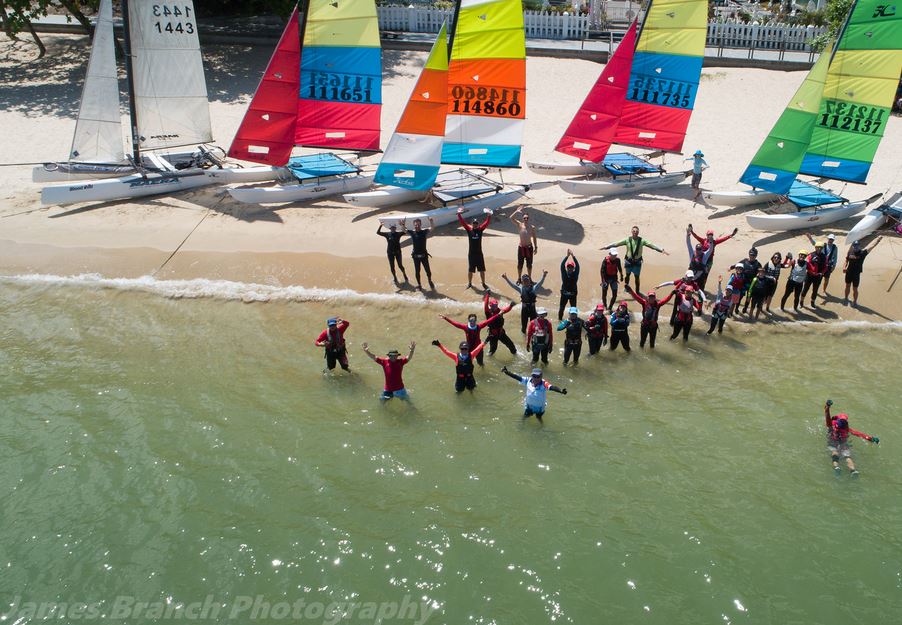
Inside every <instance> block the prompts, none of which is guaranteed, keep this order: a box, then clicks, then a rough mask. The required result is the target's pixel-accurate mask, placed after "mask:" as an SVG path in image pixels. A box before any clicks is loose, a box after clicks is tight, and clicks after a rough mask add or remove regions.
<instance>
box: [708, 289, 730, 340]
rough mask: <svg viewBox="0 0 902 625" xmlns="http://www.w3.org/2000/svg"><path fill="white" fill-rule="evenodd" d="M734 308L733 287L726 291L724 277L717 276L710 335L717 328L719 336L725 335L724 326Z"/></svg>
mask: <svg viewBox="0 0 902 625" xmlns="http://www.w3.org/2000/svg"><path fill="white" fill-rule="evenodd" d="M732 306H733V287H731V286H730V285H727V288H726V290H724V288H723V276H717V295H716V296H715V299H714V306H713V308H712V309H711V327H710V328H708V334H713V333H714V328H717V333H718V334H723V325H724V324H725V323H726V322H727V317H729V316H730V308H731V307H732Z"/></svg>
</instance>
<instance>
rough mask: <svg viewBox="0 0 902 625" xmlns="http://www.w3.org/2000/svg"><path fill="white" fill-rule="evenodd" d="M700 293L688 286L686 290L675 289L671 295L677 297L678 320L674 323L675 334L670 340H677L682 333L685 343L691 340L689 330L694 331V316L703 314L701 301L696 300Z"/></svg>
mask: <svg viewBox="0 0 902 625" xmlns="http://www.w3.org/2000/svg"><path fill="white" fill-rule="evenodd" d="M697 293H698V291H696V290H695V288H693V287H691V286H689V285H686V288H685V289H674V290H673V292H672V293H671V295H676V318H675V319H674V322H673V334H671V335H670V340H671V341H672V340H673V339H675V338H676V337H677V336H678V335H679V333H680V332H682V333H683V341H688V340H689V330H691V329H692V317H693V314H695V313H698V314H701V312H702V302H701V299H695V295H696V294H697Z"/></svg>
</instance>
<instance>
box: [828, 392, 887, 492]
mask: <svg viewBox="0 0 902 625" xmlns="http://www.w3.org/2000/svg"><path fill="white" fill-rule="evenodd" d="M832 405H833V401H832V400H829V399H828V400H827V403H825V404H824V422H825V424H826V426H827V451H828V452H830V460H831V461H832V462H833V470H834V471H835V472H836V474H837V475H839V474H840V473H841V472H842V467H840V466H839V460H840V458H845V460H846V466H847V467H849V474H850V475H851V476H852V477H858V469H856V468H855V462H854V461H853V460H852V449H851V448H850V447H849V435H850V434H852V435H854V436H857V437H858V438H862V439H864V440H866V441H869V442H871V443H874V444H875V445H876V444H878V443H879V442H880V439H879V438H877V437H876V436H870V435H868V434H865V433H864V432H859V431H857V430H853V429H852V428H850V427H849V415H847V414H846V413H844V412H841V413H839V414H838V415H836V416H835V417H832V416H830V407H831V406H832Z"/></svg>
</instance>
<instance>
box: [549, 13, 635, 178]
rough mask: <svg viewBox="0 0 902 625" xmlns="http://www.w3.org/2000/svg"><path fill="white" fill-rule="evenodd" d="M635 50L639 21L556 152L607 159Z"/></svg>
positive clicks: (574, 118) (588, 96) (597, 159)
mask: <svg viewBox="0 0 902 625" xmlns="http://www.w3.org/2000/svg"><path fill="white" fill-rule="evenodd" d="M635 51H636V22H635V21H633V23H632V25H630V27H629V30H628V31H626V35H624V37H623V41H621V42H620V45H619V46H617V50H616V51H614V54H613V55H612V56H611V58H610V59H609V60H608V63H607V65H605V66H604V70H603V71H602V72H601V76H599V77H598V80H596V81H595V85H593V87H592V89H591V90H590V91H589V94H588V95H587V96H586V99H585V101H583V104H582V106H581V107H580V108H579V111H577V112H576V115H574V117H573V121H571V122H570V125H569V126H568V127H567V130H566V131H565V132H564V136H563V137H561V140H560V141H558V144H557V146H556V147H555V148H554V149H555V150H556V151H558V152H561V153H563V154H569V155H570V156H575V157H577V158H579V159H582V160H584V161H591V162H593V163H600V162H601V161H602V160H603V159H604V157H605V155H606V154H607V153H608V149H609V148H610V147H611V143H613V140H614V135H615V134H616V132H617V126H618V125H619V124H620V113H621V110H622V109H623V103H624V101H625V100H626V91H627V87H628V86H629V80H630V68H631V67H632V64H633V54H634V53H635Z"/></svg>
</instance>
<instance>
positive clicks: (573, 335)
mask: <svg viewBox="0 0 902 625" xmlns="http://www.w3.org/2000/svg"><path fill="white" fill-rule="evenodd" d="M557 329H558V332H561V331H563V332H564V366H566V365H567V363H568V362H570V356H573V364H574V365H578V364H579V354H580V352H582V350H583V330H587V331H588V327H587V325H586V322H585V321H583V320H582V319H580V318H579V309H578V308H577V307H576V306H571V307H570V314H569V316H568V317H567V318H566V319H564V320H563V321H561V322H560V323H559V324H558V326H557Z"/></svg>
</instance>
